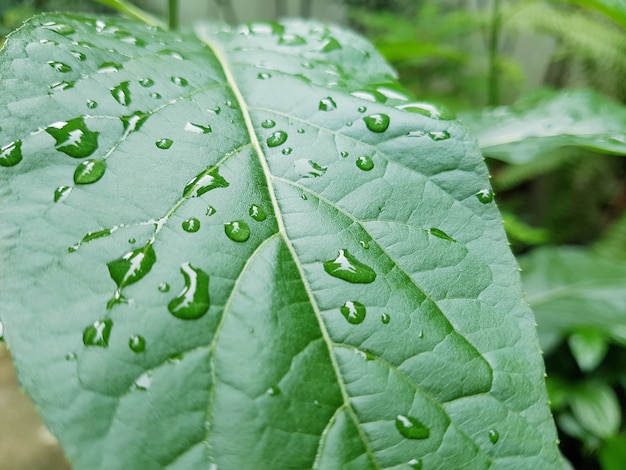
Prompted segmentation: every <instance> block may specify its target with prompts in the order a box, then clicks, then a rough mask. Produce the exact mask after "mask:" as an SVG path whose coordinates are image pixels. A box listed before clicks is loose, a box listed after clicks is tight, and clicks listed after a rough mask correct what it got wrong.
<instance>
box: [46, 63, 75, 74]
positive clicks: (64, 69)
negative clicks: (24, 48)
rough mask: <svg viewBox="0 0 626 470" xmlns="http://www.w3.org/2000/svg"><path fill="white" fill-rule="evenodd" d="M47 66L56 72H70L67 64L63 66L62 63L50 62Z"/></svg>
mask: <svg viewBox="0 0 626 470" xmlns="http://www.w3.org/2000/svg"><path fill="white" fill-rule="evenodd" d="M47 64H48V65H49V66H50V67H52V68H53V69H54V70H56V71H57V72H61V73H68V72H71V71H72V67H70V66H69V65H67V64H64V63H63V62H56V61H54V60H50V61H48V62H47Z"/></svg>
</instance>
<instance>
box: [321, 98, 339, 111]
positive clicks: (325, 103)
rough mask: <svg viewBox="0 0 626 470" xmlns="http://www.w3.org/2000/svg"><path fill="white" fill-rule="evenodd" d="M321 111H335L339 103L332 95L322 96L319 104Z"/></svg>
mask: <svg viewBox="0 0 626 470" xmlns="http://www.w3.org/2000/svg"><path fill="white" fill-rule="evenodd" d="M319 109H320V111H334V110H335V109H337V103H335V100H333V99H332V98H331V97H330V96H327V97H326V98H322V99H321V100H320V104H319Z"/></svg>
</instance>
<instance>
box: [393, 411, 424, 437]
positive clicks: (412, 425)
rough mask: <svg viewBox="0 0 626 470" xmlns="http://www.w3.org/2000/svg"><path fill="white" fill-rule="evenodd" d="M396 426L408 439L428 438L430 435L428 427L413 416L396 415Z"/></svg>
mask: <svg viewBox="0 0 626 470" xmlns="http://www.w3.org/2000/svg"><path fill="white" fill-rule="evenodd" d="M396 428H397V429H398V431H399V432H400V434H402V435H403V436H404V437H406V438H407V439H426V438H427V437H428V436H430V431H429V430H428V428H427V427H426V426H424V425H423V424H422V423H421V422H420V421H419V420H418V419H417V418H414V417H413V416H406V415H398V416H396Z"/></svg>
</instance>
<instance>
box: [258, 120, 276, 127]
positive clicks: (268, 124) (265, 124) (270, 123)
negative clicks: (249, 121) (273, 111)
mask: <svg viewBox="0 0 626 470" xmlns="http://www.w3.org/2000/svg"><path fill="white" fill-rule="evenodd" d="M275 125H276V121H272V120H271V119H266V120H265V121H263V122H262V123H261V127H262V128H264V129H271V128H272V127H274V126H275Z"/></svg>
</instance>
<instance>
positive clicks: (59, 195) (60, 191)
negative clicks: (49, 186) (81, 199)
mask: <svg viewBox="0 0 626 470" xmlns="http://www.w3.org/2000/svg"><path fill="white" fill-rule="evenodd" d="M71 192H72V187H71V186H59V187H58V188H57V189H55V190H54V202H61V201H63V200H64V199H65V198H66V197H67V196H69V195H70V193H71Z"/></svg>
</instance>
